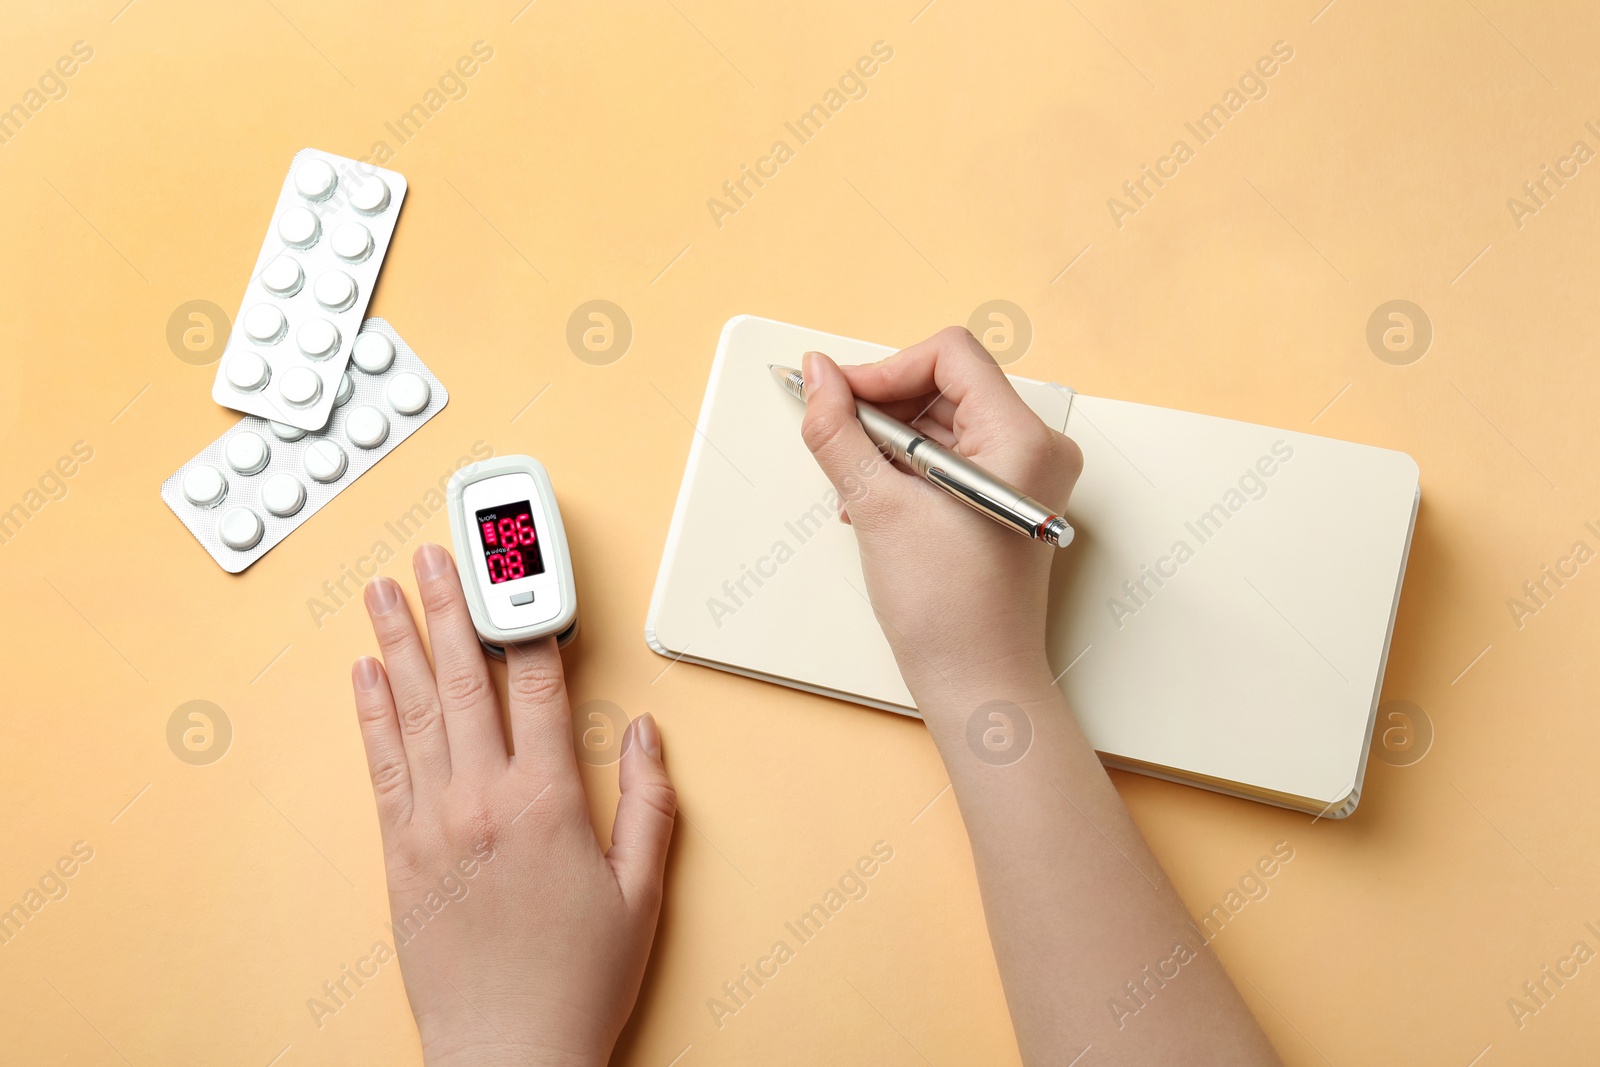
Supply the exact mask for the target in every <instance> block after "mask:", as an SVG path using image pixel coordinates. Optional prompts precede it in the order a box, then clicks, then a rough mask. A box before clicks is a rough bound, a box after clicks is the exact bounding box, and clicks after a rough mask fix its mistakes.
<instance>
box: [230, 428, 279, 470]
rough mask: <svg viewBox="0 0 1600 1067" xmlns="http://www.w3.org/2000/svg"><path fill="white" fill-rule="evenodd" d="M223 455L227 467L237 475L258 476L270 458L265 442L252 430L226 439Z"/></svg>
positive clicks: (270, 454)
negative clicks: (226, 444)
mask: <svg viewBox="0 0 1600 1067" xmlns="http://www.w3.org/2000/svg"><path fill="white" fill-rule="evenodd" d="M223 454H224V455H225V456H226V457H227V460H228V466H230V467H232V468H233V469H234V470H235V471H236V472H238V473H239V474H259V473H260V472H261V469H262V468H263V467H265V466H266V465H267V460H268V459H269V458H271V456H272V453H271V452H269V451H267V442H266V441H265V440H263V439H262V437H261V435H260V434H258V433H256V432H255V431H253V430H244V431H242V432H240V433H236V434H234V435H233V436H232V437H231V438H229V439H228V446H227V447H226V448H225V449H223Z"/></svg>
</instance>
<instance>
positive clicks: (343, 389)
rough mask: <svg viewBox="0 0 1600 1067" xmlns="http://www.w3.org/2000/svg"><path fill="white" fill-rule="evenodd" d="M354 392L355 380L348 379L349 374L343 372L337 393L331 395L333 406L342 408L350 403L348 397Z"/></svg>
mask: <svg viewBox="0 0 1600 1067" xmlns="http://www.w3.org/2000/svg"><path fill="white" fill-rule="evenodd" d="M355 391H356V380H355V379H354V378H352V377H350V372H349V371H345V372H344V375H343V377H341V378H340V379H339V391H338V392H336V393H334V394H333V406H334V407H336V408H339V407H344V405H346V404H348V403H349V402H350V395H351V394H352V393H354V392H355Z"/></svg>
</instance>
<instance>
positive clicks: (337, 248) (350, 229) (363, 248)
mask: <svg viewBox="0 0 1600 1067" xmlns="http://www.w3.org/2000/svg"><path fill="white" fill-rule="evenodd" d="M329 243H330V244H332V246H333V254H334V255H336V256H338V257H339V258H340V259H346V260H349V261H350V262H351V263H360V262H361V261H362V260H363V259H366V258H367V257H368V256H370V255H372V233H371V231H369V230H368V229H367V228H366V227H365V226H363V225H361V223H359V222H347V223H345V224H344V225H343V226H340V227H339V228H338V229H337V230H334V231H333V238H332V240H331V241H330V242H329Z"/></svg>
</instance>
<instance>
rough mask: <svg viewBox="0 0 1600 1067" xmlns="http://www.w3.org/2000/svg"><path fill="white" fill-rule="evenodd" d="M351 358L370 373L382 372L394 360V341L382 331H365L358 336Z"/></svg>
mask: <svg viewBox="0 0 1600 1067" xmlns="http://www.w3.org/2000/svg"><path fill="white" fill-rule="evenodd" d="M350 358H351V359H352V360H354V361H355V365H356V366H358V367H360V368H361V369H362V370H364V371H366V372H367V373H368V374H382V373H383V372H384V371H386V370H388V369H389V366H390V364H392V363H393V362H394V342H393V341H391V340H389V339H388V338H387V337H385V336H384V335H383V334H381V333H364V334H362V335H361V336H359V337H357V338H356V347H355V351H354V352H352V353H351V354H350Z"/></svg>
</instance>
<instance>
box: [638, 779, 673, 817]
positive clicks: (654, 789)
mask: <svg viewBox="0 0 1600 1067" xmlns="http://www.w3.org/2000/svg"><path fill="white" fill-rule="evenodd" d="M639 799H640V800H642V801H644V802H645V803H646V804H647V805H649V806H650V807H651V808H653V809H655V810H656V811H657V812H659V813H660V814H661V815H664V816H665V817H666V818H668V819H676V818H677V817H678V791H677V789H675V788H673V785H672V783H671V782H669V781H667V780H666V779H665V778H663V779H661V780H659V781H655V782H647V783H645V784H644V785H642V786H640V787H639Z"/></svg>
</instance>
